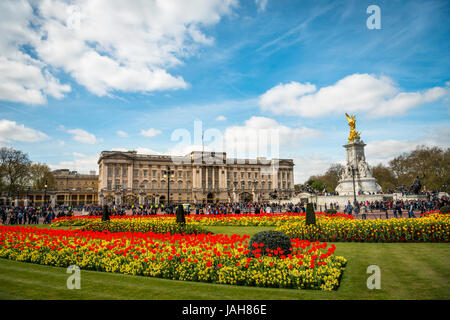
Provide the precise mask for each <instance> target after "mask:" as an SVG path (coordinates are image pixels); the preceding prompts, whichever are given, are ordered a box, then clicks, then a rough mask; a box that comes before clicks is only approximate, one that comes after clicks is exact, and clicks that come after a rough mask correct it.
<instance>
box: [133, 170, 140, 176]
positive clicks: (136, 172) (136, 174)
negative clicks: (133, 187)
mask: <svg viewBox="0 0 450 320" xmlns="http://www.w3.org/2000/svg"><path fill="white" fill-rule="evenodd" d="M138 175H139V171H138V170H136V169H134V176H135V177H137V176H138Z"/></svg>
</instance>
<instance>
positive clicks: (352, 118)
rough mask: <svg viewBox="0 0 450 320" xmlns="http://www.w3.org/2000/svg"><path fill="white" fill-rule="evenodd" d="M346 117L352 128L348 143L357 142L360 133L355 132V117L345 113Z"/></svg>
mask: <svg viewBox="0 0 450 320" xmlns="http://www.w3.org/2000/svg"><path fill="white" fill-rule="evenodd" d="M345 116H346V117H347V121H348V126H349V127H350V134H349V136H348V142H353V141H355V138H358V139H359V132H358V131H356V130H355V127H356V119H355V116H351V117H350V116H349V115H348V114H347V113H345Z"/></svg>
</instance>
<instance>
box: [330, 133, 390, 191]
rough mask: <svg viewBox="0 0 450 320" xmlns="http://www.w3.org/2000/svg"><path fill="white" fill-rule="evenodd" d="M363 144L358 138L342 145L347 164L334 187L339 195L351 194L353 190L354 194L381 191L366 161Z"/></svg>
mask: <svg viewBox="0 0 450 320" xmlns="http://www.w3.org/2000/svg"><path fill="white" fill-rule="evenodd" d="M365 146H366V144H365V143H364V142H363V141H362V140H360V139H359V138H355V140H354V141H352V142H349V143H347V144H345V145H344V148H345V149H346V151H347V164H346V165H345V167H344V170H343V171H342V172H341V178H340V179H339V185H338V186H337V187H336V189H335V190H336V192H338V193H339V195H353V190H354V192H355V193H356V194H358V193H361V194H369V193H370V194H375V193H380V192H381V191H382V190H381V187H380V185H379V184H378V183H377V181H376V179H375V178H374V177H373V176H372V170H371V169H370V167H369V165H368V164H367V162H366V156H365V154H364V147H365ZM353 181H354V182H353ZM353 183H354V185H355V188H354V189H353Z"/></svg>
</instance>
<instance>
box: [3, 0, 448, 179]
mask: <svg viewBox="0 0 450 320" xmlns="http://www.w3.org/2000/svg"><path fill="white" fill-rule="evenodd" d="M166 3H169V1H166ZM369 5H377V6H379V8H380V12H381V29H379V30H377V29H373V30H370V29H368V28H367V26H366V20H367V19H368V17H369V16H370V14H368V13H366V9H367V7H368V6H369ZM0 6H1V7H2V8H1V10H0V12H2V13H0V15H1V16H2V17H0V18H2V19H1V20H2V21H3V23H1V24H0V31H1V32H2V34H7V35H8V36H5V37H4V38H3V39H2V40H1V41H0V58H1V59H0V70H2V72H1V74H2V75H0V83H1V84H0V145H2V146H10V147H14V148H16V149H20V150H22V151H24V152H27V153H28V154H29V156H30V158H31V159H32V160H33V161H37V162H44V163H47V164H49V165H50V166H51V167H52V168H66V167H68V168H70V169H74V170H78V171H84V172H86V171H89V170H98V168H97V165H96V159H98V155H99V153H100V152H101V151H103V150H111V149H119V150H138V151H139V150H140V151H142V152H158V153H164V154H165V153H168V152H169V151H170V152H173V153H177V152H179V153H180V152H181V153H182V152H183V151H186V152H187V151H189V150H191V149H198V147H199V146H198V144H197V145H195V143H194V141H192V143H191V144H192V145H195V146H185V147H186V148H178V147H177V141H173V139H172V134H173V133H174V130H176V129H183V130H187V131H189V132H191V134H193V130H194V121H196V120H200V121H202V125H203V129H205V130H208V129H217V130H218V131H219V132H221V133H222V134H223V135H224V136H225V137H228V136H233V135H238V136H240V133H239V132H252V130H254V131H256V132H261V131H260V130H264V129H267V128H268V127H271V128H278V129H280V132H281V135H280V139H279V140H280V142H279V147H278V149H277V150H278V151H279V154H278V155H279V157H281V158H293V159H294V161H295V164H296V167H295V182H296V183H300V182H304V180H305V179H307V178H308V177H309V176H310V175H312V174H317V173H320V172H322V171H324V170H326V169H327V168H328V166H329V165H330V164H331V163H334V162H342V161H344V159H345V154H344V148H342V145H343V144H345V142H346V140H347V136H348V126H347V122H346V120H345V112H348V113H352V114H356V117H357V130H359V131H361V132H362V135H361V137H362V139H363V140H364V142H365V143H366V144H367V147H366V155H367V159H368V161H369V164H371V165H376V164H377V163H379V162H383V163H386V162H387V161H388V160H389V159H391V158H392V157H395V156H397V155H399V154H401V153H402V152H407V151H410V150H413V149H414V148H415V147H416V146H417V145H420V144H426V145H438V146H443V147H448V145H449V141H450V128H449V124H450V123H449V119H450V117H449V113H450V112H449V110H450V108H449V101H448V97H449V86H450V47H449V39H450V21H449V20H450V19H449V18H450V15H449V12H450V3H449V2H448V1H392V0H391V1H375V2H373V1H287V0H280V1H274V0H268V1H237V0H227V1H219V0H209V1H202V0H198V1H192V2H189V3H187V2H183V1H181V2H179V3H175V2H174V6H166V7H164V8H160V7H158V5H157V4H156V3H153V2H152V1H144V2H142V3H140V2H139V1H136V2H127V4H126V5H124V4H123V2H122V3H120V2H117V3H116V2H114V1H98V2H97V1H94V2H92V1H91V2H87V3H86V2H85V1H82V0H80V1H69V2H64V1H51V0H48V1H28V2H27V1H2V3H1V5H0ZM146 6H148V7H146ZM108 13H109V14H108ZM77 14H78V15H77ZM105 16H107V17H108V18H109V19H110V20H106V18H104V17H105ZM78 18H79V20H77V19H78ZM73 21H75V25H74V24H73ZM71 23H72V24H71ZM76 23H78V24H76ZM219 116H222V119H221V120H219V119H218V117H219ZM149 129H152V130H150V131H149V132H152V133H153V134H147V135H145V131H147V130H149ZM240 130H244V131H240ZM119 131H122V133H121V134H119V133H118V132H119ZM205 144H206V145H207V147H208V145H210V142H208V141H206V142H205ZM238 147H239V145H238ZM210 148H211V149H213V147H211V146H210ZM217 151H219V150H217ZM244 151H245V150H244ZM252 155H253V154H251V153H249V156H252Z"/></svg>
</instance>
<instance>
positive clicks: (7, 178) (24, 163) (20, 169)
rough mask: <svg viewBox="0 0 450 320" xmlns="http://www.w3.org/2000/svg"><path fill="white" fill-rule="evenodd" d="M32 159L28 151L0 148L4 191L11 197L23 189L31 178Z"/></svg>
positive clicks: (0, 169) (0, 170) (0, 171)
mask: <svg viewBox="0 0 450 320" xmlns="http://www.w3.org/2000/svg"><path fill="white" fill-rule="evenodd" d="M30 164H31V161H30V159H29V158H28V155H27V154H26V153H23V152H22V151H19V150H15V149H13V148H6V147H3V148H1V149H0V177H1V180H2V185H3V191H5V192H6V193H7V194H8V196H9V197H11V196H12V195H13V194H14V193H16V192H18V191H20V190H23V189H24V188H25V185H26V184H27V179H28V178H29V166H30Z"/></svg>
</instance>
